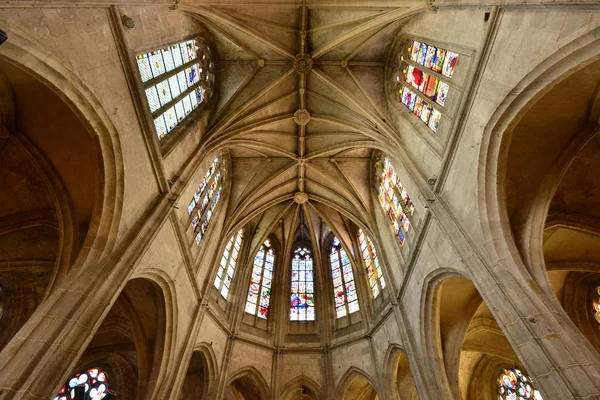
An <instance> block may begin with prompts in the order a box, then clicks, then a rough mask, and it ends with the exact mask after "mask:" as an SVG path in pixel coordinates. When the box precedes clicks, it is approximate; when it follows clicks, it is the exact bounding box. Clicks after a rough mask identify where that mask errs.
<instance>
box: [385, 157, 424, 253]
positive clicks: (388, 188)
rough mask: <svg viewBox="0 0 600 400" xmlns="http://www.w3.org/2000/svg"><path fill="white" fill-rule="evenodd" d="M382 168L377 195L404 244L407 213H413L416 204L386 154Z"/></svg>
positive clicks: (399, 239) (407, 221)
mask: <svg viewBox="0 0 600 400" xmlns="http://www.w3.org/2000/svg"><path fill="white" fill-rule="evenodd" d="M380 161H381V170H380V171H379V172H378V176H377V178H378V189H377V197H378V198H379V204H380V205H381V208H382V209H383V211H384V212H385V213H386V214H387V216H388V217H389V219H390V222H391V224H392V227H393V230H394V233H395V235H396V237H397V238H398V241H399V242H400V244H401V245H402V244H404V241H405V239H406V236H405V233H406V232H408V228H409V227H410V221H409V219H408V216H407V214H409V215H413V213H414V211H415V206H414V204H413V202H412V201H411V199H410V196H409V195H408V193H407V192H406V189H405V188H404V186H403V185H402V182H400V179H399V178H398V175H397V174H396V171H395V170H394V166H393V165H392V163H391V162H390V160H389V159H388V158H387V157H386V156H385V155H382V156H381V160H380Z"/></svg>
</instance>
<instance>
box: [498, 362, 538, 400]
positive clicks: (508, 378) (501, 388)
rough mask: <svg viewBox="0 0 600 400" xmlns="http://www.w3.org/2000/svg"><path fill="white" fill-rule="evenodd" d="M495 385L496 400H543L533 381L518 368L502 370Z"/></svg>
mask: <svg viewBox="0 0 600 400" xmlns="http://www.w3.org/2000/svg"><path fill="white" fill-rule="evenodd" d="M496 384H497V393H498V400H530V399H532V400H543V397H542V394H541V393H540V392H539V391H538V390H537V389H536V388H535V385H534V383H533V380H532V379H531V377H530V376H527V375H525V374H523V372H521V370H519V369H518V368H513V369H506V368H505V369H504V371H502V372H501V373H500V376H499V377H498V380H497V382H496Z"/></svg>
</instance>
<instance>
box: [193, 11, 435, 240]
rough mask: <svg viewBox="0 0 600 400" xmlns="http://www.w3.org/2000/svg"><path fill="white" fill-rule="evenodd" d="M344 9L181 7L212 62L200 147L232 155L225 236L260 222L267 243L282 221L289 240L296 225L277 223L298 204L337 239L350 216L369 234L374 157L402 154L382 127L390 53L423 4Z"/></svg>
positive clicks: (395, 138) (387, 125) (384, 125)
mask: <svg viewBox="0 0 600 400" xmlns="http://www.w3.org/2000/svg"><path fill="white" fill-rule="evenodd" d="M345 3H346V4H345V5H344V6H340V5H337V4H335V3H327V4H325V3H323V2H310V3H308V2H307V1H302V2H298V1H296V2H289V3H288V4H282V3H277V4H267V5H260V4H252V3H245V2H244V1H241V2H236V3H235V5H227V3H225V2H222V3H221V2H218V3H215V4H212V3H211V4H207V3H202V4H201V5H200V4H199V5H197V6H196V5H192V3H186V5H185V6H183V8H184V9H185V10H186V11H187V12H189V13H190V14H191V15H192V16H194V17H195V18H198V19H199V20H200V21H202V22H203V23H204V24H205V25H207V27H208V28H209V29H210V30H211V31H212V33H213V38H214V40H215V46H216V48H217V52H218V54H219V66H220V68H219V74H220V77H219V79H220V96H219V100H218V104H217V106H216V110H215V112H214V113H213V116H212V119H211V120H210V121H209V127H208V132H207V135H208V138H207V139H208V140H209V141H210V143H211V145H210V148H212V149H225V148H226V149H228V151H229V153H230V155H231V157H232V171H231V173H232V181H233V187H232V192H231V196H230V203H229V212H228V219H227V220H226V222H225V223H226V230H227V231H229V232H232V231H233V230H234V229H238V228H239V227H240V226H242V225H244V224H246V223H248V222H250V221H252V220H254V221H258V220H261V221H262V222H261V223H260V224H258V225H260V226H261V227H262V229H264V230H265V232H264V234H263V235H258V236H262V237H265V236H266V235H267V234H268V232H267V231H270V230H273V229H274V226H275V224H276V223H277V222H278V221H280V220H281V221H283V220H284V219H289V220H290V222H289V224H291V225H294V226H293V227H292V226H290V227H289V228H288V232H290V233H289V234H290V236H293V234H294V232H295V230H296V228H297V226H296V225H297V224H299V223H300V222H299V221H300V220H301V219H298V218H296V217H294V218H284V217H286V215H295V214H298V213H297V211H298V205H297V204H296V205H295V204H294V202H295V203H298V204H303V203H305V202H306V203H305V205H304V206H303V207H306V208H305V209H304V214H305V215H307V216H309V217H308V219H309V220H311V219H312V217H315V218H316V216H317V215H318V216H320V217H321V219H325V220H326V221H327V223H328V224H329V225H331V226H332V228H334V230H335V227H336V226H337V228H338V231H339V230H344V226H345V222H347V220H348V219H351V220H353V221H354V222H356V223H359V224H364V226H370V225H371V224H370V223H369V221H370V210H371V204H370V203H371V196H370V195H369V185H370V179H369V177H370V176H371V173H370V171H371V157H372V152H373V149H390V148H394V147H397V146H401V143H400V141H399V139H398V134H397V133H396V131H395V128H394V127H393V126H391V125H390V123H389V121H391V118H389V115H388V112H389V111H388V107H387V98H386V93H385V81H384V78H385V70H386V68H385V67H386V62H387V59H388V49H389V48H390V47H391V45H392V43H393V41H394V38H395V37H396V35H397V33H398V31H399V28H400V26H401V24H402V23H403V21H405V20H406V19H407V18H409V17H411V16H413V15H415V14H417V13H419V12H421V11H423V10H426V6H425V3H424V2H422V1H405V2H402V3H401V4H402V5H401V6H398V5H394V4H399V2H374V3H373V4H374V5H372V6H364V5H360V6H359V5H358V3H354V2H352V1H349V2H345ZM362 3H365V2H362ZM232 4H233V3H232ZM309 207H310V209H311V210H312V211H309V210H308V208H309ZM319 223H320V222H319ZM316 225H317V223H316V222H315V224H313V226H316ZM315 235H318V232H315Z"/></svg>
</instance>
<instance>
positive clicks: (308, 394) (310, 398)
mask: <svg viewBox="0 0 600 400" xmlns="http://www.w3.org/2000/svg"><path fill="white" fill-rule="evenodd" d="M283 387H284V388H285V389H284V390H283V391H282V392H281V395H280V396H279V399H281V400H325V397H324V396H323V393H322V391H321V387H320V386H319V384H318V383H317V382H315V381H314V380H313V379H311V378H310V377H308V376H306V375H301V376H297V377H295V378H292V379H290V380H289V381H287V382H286V383H285V385H283Z"/></svg>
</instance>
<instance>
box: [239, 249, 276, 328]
mask: <svg viewBox="0 0 600 400" xmlns="http://www.w3.org/2000/svg"><path fill="white" fill-rule="evenodd" d="M274 262H275V252H274V251H273V249H272V248H271V242H269V239H267V240H265V243H264V244H263V245H262V246H261V247H260V250H258V252H257V253H256V256H255V257H254V266H253V267H252V277H251V278H250V289H248V298H247V300H246V312H247V313H248V314H252V315H257V316H258V317H260V318H262V319H267V318H268V316H269V301H270V300H271V282H272V280H273V264H274Z"/></svg>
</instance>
